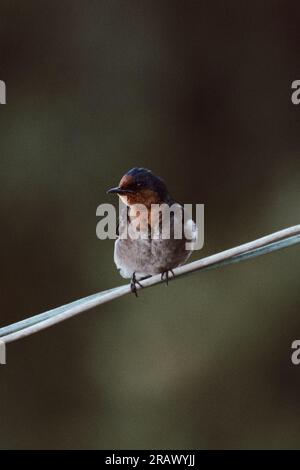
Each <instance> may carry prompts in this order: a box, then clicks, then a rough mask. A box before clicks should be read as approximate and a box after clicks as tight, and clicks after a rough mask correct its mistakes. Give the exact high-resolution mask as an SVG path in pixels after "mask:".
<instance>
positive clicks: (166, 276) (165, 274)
mask: <svg viewBox="0 0 300 470" xmlns="http://www.w3.org/2000/svg"><path fill="white" fill-rule="evenodd" d="M169 273H171V274H172V276H173V278H174V277H175V274H174V271H173V269H168V270H167V271H164V272H162V273H161V280H162V281H166V284H167V285H168V284H169V279H170V275H169Z"/></svg>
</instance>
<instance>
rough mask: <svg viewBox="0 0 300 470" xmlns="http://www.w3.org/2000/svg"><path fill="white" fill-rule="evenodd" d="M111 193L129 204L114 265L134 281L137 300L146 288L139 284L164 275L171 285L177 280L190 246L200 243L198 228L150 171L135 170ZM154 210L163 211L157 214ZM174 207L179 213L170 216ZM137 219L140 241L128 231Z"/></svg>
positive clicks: (122, 216) (123, 215)
mask: <svg viewBox="0 0 300 470" xmlns="http://www.w3.org/2000/svg"><path fill="white" fill-rule="evenodd" d="M107 192H108V193H115V194H117V195H118V196H119V197H120V199H121V200H122V202H123V203H125V205H123V208H122V210H121V212H120V215H119V227H118V238H117V239H116V242H115V250H114V262H115V264H116V266H117V268H118V270H119V271H120V274H121V276H122V277H124V278H128V279H129V278H130V279H131V284H130V285H131V291H132V292H133V293H134V294H135V295H136V296H137V284H138V285H139V286H140V287H143V286H142V285H141V284H140V282H139V281H140V280H142V279H145V278H147V277H150V276H152V275H155V274H161V278H162V280H166V283H167V284H168V280H169V275H170V273H171V274H172V275H173V277H174V273H173V269H174V268H176V267H177V266H180V265H182V264H184V263H185V262H186V261H187V259H188V258H189V256H190V255H191V252H192V250H191V249H186V243H187V242H189V243H191V242H194V241H195V240H196V239H197V228H196V224H195V223H194V222H193V221H192V219H190V218H189V219H188V220H185V218H187V217H184V215H185V214H184V208H183V207H182V206H181V205H180V204H178V203H176V202H175V201H174V200H173V198H172V197H171V196H170V194H169V192H168V189H167V187H166V185H165V183H164V181H163V180H162V179H161V178H159V177H158V176H156V175H154V174H153V173H152V171H150V170H147V169H146V168H132V169H131V170H129V171H128V172H127V173H126V174H125V175H124V176H123V177H122V178H121V181H120V183H119V185H118V186H117V187H115V188H111V189H109V190H108V191H107ZM141 205H142V206H141ZM154 205H156V206H154ZM141 207H142V209H141ZM153 207H159V208H162V209H161V211H160V212H159V213H157V212H154V210H153ZM170 207H172V209H175V211H171V213H170ZM143 208H145V209H144V210H143ZM167 209H169V214H170V219H169V220H170V222H169V232H170V236H169V237H168V239H165V238H163V237H162V233H163V228H164V224H165V220H166V219H164V212H166V211H167ZM136 217H139V225H138V226H137V231H138V232H139V233H140V237H138V238H136V237H133V236H130V233H129V231H128V225H130V223H132V222H134V220H135V218H136ZM177 229H180V233H182V237H181V238H178V236H177V235H176V233H178V231H177ZM175 237H176V238H175Z"/></svg>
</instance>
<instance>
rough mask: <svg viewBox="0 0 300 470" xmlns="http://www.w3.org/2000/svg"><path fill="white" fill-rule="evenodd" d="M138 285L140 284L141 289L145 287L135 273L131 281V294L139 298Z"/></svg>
mask: <svg viewBox="0 0 300 470" xmlns="http://www.w3.org/2000/svg"><path fill="white" fill-rule="evenodd" d="M137 284H138V285H139V286H140V287H141V288H143V287H144V286H143V285H142V284H141V283H140V282H139V281H138V280H137V278H136V275H135V273H133V275H132V278H131V281H130V289H131V292H132V293H133V294H134V295H135V296H136V297H138V294H137V288H136V285H137Z"/></svg>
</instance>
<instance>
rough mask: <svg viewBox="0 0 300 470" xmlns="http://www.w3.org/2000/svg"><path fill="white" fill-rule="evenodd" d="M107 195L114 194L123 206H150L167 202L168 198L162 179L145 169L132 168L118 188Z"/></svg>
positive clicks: (110, 190)
mask: <svg viewBox="0 0 300 470" xmlns="http://www.w3.org/2000/svg"><path fill="white" fill-rule="evenodd" d="M107 192H108V193H116V194H118V196H119V197H120V198H121V200H122V201H123V202H125V204H127V205H129V206H131V205H133V204H144V205H145V206H147V207H149V206H150V205H151V204H160V203H162V202H168V201H169V199H170V196H169V194H168V190H167V187H166V185H165V183H164V182H163V180H162V179H160V178H159V177H158V176H155V175H154V174H153V173H152V171H150V170H147V169H146V168H132V169H131V170H129V171H128V172H127V173H126V174H125V175H124V176H123V177H122V178H121V181H120V183H119V186H117V187H115V188H111V189H109V190H108V191H107Z"/></svg>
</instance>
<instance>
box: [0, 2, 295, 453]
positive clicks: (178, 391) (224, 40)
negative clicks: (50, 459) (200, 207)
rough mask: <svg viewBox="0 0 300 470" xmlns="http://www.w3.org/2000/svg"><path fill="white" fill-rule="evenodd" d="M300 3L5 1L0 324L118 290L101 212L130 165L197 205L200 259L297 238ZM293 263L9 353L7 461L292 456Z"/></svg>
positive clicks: (30, 341)
mask: <svg viewBox="0 0 300 470" xmlns="http://www.w3.org/2000/svg"><path fill="white" fill-rule="evenodd" d="M299 13H300V5H299V2H293V1H290V2H286V1H283V0H282V1H276V0H273V1H264V2H261V1H248V2H245V1H240V0H234V1H228V2H223V1H219V2H217V1H206V2H204V1H185V2H183V1H179V0H173V1H164V0H162V1H150V0H149V1H141V0H139V1H137V0H130V1H129V0H127V1H121V0H119V1H115V0H110V1H92V0H89V1H83V0H82V1H67V0H60V1H51V2H50V1H49V0H48V1H32V0H27V1H26V2H20V1H19V2H17V1H12V0H7V1H4V0H2V1H1V5H0V54H1V55H0V79H2V80H4V81H5V82H6V85H7V104H6V105H1V106H0V125H1V139H0V159H1V160H0V161H1V173H0V175H1V177H0V178H1V180H0V183H1V184H0V211H1V264H0V266H1V271H0V272H1V284H0V285H1V287H0V289H1V291H0V292H1V296H0V309H1V313H0V319H1V326H3V325H5V324H8V323H12V322H14V321H17V320H20V319H22V318H25V317H27V316H30V315H34V314H37V313H40V312H42V311H45V310H47V309H48V308H51V307H55V306H59V305H62V304H64V303H66V302H69V301H71V300H74V299H77V298H80V297H83V296H86V295H89V294H91V293H94V292H97V291H101V290H103V289H106V288H110V287H112V286H117V285H119V284H122V283H124V282H125V281H124V280H122V279H121V278H120V277H119V275H118V273H117V271H116V268H115V266H114V264H113V260H112V257H113V242H112V241H109V240H106V241H99V240H98V239H97V238H96V234H95V229H96V223H97V218H96V215H95V213H96V207H97V206H98V205H99V204H100V203H102V202H112V201H115V199H113V197H112V196H110V195H106V193H105V191H106V189H107V188H109V187H111V186H113V185H115V184H116V183H118V181H119V179H120V177H121V176H122V174H123V173H124V172H125V171H127V170H128V169H129V168H131V167H133V166H145V167H148V168H151V169H152V170H153V171H154V172H155V173H157V174H158V175H160V176H162V177H163V178H164V179H165V181H166V182H167V183H168V186H169V189H170V191H171V193H172V194H173V196H174V197H175V198H176V199H177V200H178V201H180V202H189V203H193V204H196V203H204V204H205V247H204V249H203V250H202V251H201V252H196V253H195V254H194V255H193V259H197V258H200V257H202V256H206V255H208V254H212V253H214V252H217V251H219V250H222V249H226V248H230V247H233V246H235V245H237V244H240V243H244V242H247V241H250V240H252V239H254V238H257V237H259V236H262V235H266V234H268V233H270V232H272V231H276V230H279V229H281V228H284V227H287V226H289V225H294V224H297V223H299V203H300V190H299V171H300V155H299V150H300V139H299V124H300V106H299V107H297V106H294V105H293V104H292V103H291V82H292V81H293V80H296V79H300V67H299V66H300V62H299V53H300V46H299V40H300V35H299ZM299 250H300V247H298V246H296V247H292V248H289V249H287V250H284V251H281V252H278V253H275V254H271V255H268V256H265V257H260V258H257V259H255V260H252V261H249V262H246V263H241V264H240V265H234V266H230V267H226V268H222V269H218V270H214V271H210V272H207V273H198V274H194V275H193V276H189V277H185V278H183V279H178V280H177V281H175V282H174V283H171V284H170V285H169V287H166V286H164V285H161V286H157V287H154V288H151V289H148V290H147V291H143V292H142V293H141V295H140V297H139V298H138V299H136V298H134V296H127V297H123V298H120V299H118V300H116V301H114V302H112V303H110V304H107V305H103V306H101V307H99V308H96V309H94V310H92V311H90V312H87V313H85V314H83V315H81V316H79V317H77V318H74V319H72V320H69V321H67V322H64V323H63V324H59V325H57V326H55V327H53V328H50V329H48V330H46V331H43V332H41V333H39V334H36V335H33V336H31V337H28V338H27V339H24V340H21V341H18V342H16V343H12V344H10V345H9V347H8V356H7V365H6V366H1V368H0V381H1V383H0V447H1V448H12V449H15V448H38V449H39V448H68V449H69V448H116V449H119V448H126V449H132V448H195V447H197V448H204V449H211V448H253V447H257V448H266V447H267V448H278V447H280V448H297V447H299V445H300V366H299V367H298V368H297V367H296V366H293V365H292V364H291V360H290V354H291V343H292V341H293V340H294V339H299V337H300V320H299V316H300V298H299V270H300V267H299V261H300V251H299Z"/></svg>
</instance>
